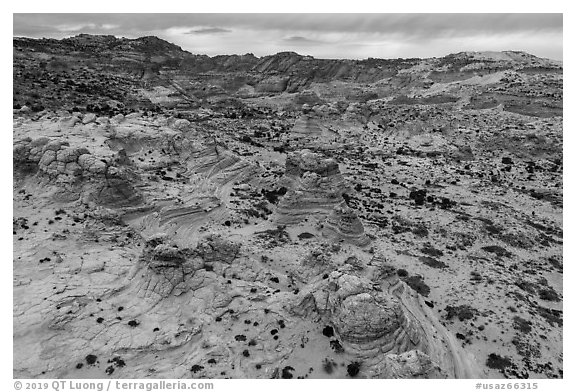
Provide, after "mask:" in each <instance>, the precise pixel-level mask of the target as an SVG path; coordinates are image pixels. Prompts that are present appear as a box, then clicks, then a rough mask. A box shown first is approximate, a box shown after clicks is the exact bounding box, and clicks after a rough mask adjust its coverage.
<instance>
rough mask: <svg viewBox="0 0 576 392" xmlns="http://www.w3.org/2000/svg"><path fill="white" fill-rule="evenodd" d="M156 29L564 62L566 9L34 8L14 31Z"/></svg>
mask: <svg viewBox="0 0 576 392" xmlns="http://www.w3.org/2000/svg"><path fill="white" fill-rule="evenodd" d="M80 33H88V34H111V35H115V36H118V37H127V38H137V37H141V36H147V35H154V36H157V37H159V38H162V39H165V40H167V41H169V42H172V43H174V44H176V45H179V46H181V47H182V48H183V49H185V50H188V51H189V52H192V53H197V54H207V55H209V56H214V55H218V54H245V53H253V54H254V55H256V56H265V55H270V54H274V53H277V52H284V51H293V52H297V53H300V54H303V55H311V56H314V57H316V58H350V59H364V58H369V57H374V58H399V57H402V58H408V57H420V58H424V57H441V56H445V55H447V54H450V53H457V52H461V51H502V50H520V51H525V52H528V53H531V54H534V55H536V56H539V57H546V58H551V59H554V60H563V46H562V40H563V18H562V14H552V13H546V14H537V13H531V14H494V13H491V14H480V13H474V14H471V13H469V14H449V13H444V14H442V13H434V14H391V13H387V14H376V13H371V14H350V13H348V14H346V13H339V14H317V13H314V14H290V13H282V14H256V13H252V14H246V13H243V14H230V13H218V14H214V13H212V14H207V13H205V14H200V13H196V14H119V13H115V14H95V13H91V14H57V13H51V14H30V13H26V14H23V13H20V14H14V16H13V35H14V36H25V37H34V38H41V37H47V38H63V37H70V36H74V35H77V34H80Z"/></svg>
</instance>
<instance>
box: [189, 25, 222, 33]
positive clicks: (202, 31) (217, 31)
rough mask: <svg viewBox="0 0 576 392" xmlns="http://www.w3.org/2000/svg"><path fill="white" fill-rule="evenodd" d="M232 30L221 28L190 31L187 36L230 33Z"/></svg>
mask: <svg viewBox="0 0 576 392" xmlns="http://www.w3.org/2000/svg"><path fill="white" fill-rule="evenodd" d="M231 31H232V30H228V29H223V28H221V27H206V28H201V29H197V30H192V31H189V32H187V33H185V34H221V33H230V32H231Z"/></svg>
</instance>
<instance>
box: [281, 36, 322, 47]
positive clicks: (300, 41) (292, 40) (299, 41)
mask: <svg viewBox="0 0 576 392" xmlns="http://www.w3.org/2000/svg"><path fill="white" fill-rule="evenodd" d="M282 43H285V44H288V45H292V44H296V45H318V44H322V43H323V42H322V41H318V40H315V39H309V38H306V37H302V36H299V35H293V36H291V37H286V38H284V39H282Z"/></svg>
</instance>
